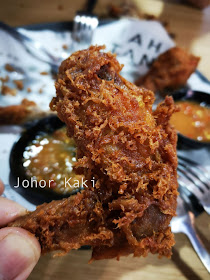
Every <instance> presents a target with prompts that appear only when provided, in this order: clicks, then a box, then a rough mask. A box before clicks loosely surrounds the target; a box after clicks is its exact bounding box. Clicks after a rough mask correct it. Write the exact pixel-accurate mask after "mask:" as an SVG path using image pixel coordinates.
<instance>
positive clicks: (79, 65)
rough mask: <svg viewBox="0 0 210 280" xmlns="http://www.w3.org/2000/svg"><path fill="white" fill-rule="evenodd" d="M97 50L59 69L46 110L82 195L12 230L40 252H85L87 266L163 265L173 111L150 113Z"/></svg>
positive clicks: (170, 200) (148, 95)
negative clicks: (146, 259) (60, 128)
mask: <svg viewBox="0 0 210 280" xmlns="http://www.w3.org/2000/svg"><path fill="white" fill-rule="evenodd" d="M101 49H103V47H95V46H92V47H90V48H89V49H87V50H83V51H78V52H76V53H74V54H72V55H71V56H70V57H69V58H68V59H67V60H65V61H64V62H63V63H62V64H61V66H60V70H59V75H58V79H57V82H56V92H57V97H56V98H54V99H53V100H52V102H51V108H52V109H53V110H56V111H57V112H58V116H59V118H60V119H61V120H62V121H64V122H65V123H66V124H67V129H68V135H69V136H70V137H74V139H75V141H76V144H77V147H78V164H77V171H78V172H82V173H83V174H85V177H86V179H87V180H88V188H86V189H85V190H84V191H82V193H78V194H77V195H75V196H72V197H70V198H68V199H64V200H61V201H53V202H51V203H50V204H44V205H42V206H39V207H38V209H37V210H36V211H35V212H33V213H29V214H28V215H27V216H25V217H23V218H20V219H19V220H17V221H16V222H15V223H13V226H21V227H23V228H25V229H27V230H29V231H30V232H32V233H34V234H35V235H36V236H37V238H38V239H39V241H40V243H41V246H42V251H43V252H48V251H52V250H62V251H63V252H68V251H69V250H71V249H73V248H74V249H77V248H79V247H80V246H82V245H91V246H92V248H93V254H92V260H98V259H104V258H114V257H117V258H119V257H120V256H123V255H128V254H130V253H133V254H134V256H141V255H142V256H146V255H147V253H148V252H151V253H158V254H159V255H160V256H162V255H163V256H167V257H169V256H170V255H171V247H172V245H173V244H174V239H173V235H172V233H171V231H170V227H169V222H170V220H171V218H172V216H174V215H175V209H176V197H177V173H176V167H177V157H176V139H177V137H176V133H175V131H174V130H173V129H172V128H171V127H170V125H169V122H168V121H169V118H170V116H171V115H172V113H173V112H174V111H176V107H175V106H174V103H173V100H172V98H170V97H167V98H166V100H165V102H164V103H162V104H161V105H160V106H159V107H158V108H157V110H156V111H155V112H154V113H153V112H152V104H153V102H154V96H153V93H152V92H151V91H148V90H145V89H140V88H138V87H136V86H135V85H133V84H131V83H130V82H128V81H126V80H125V79H124V78H123V77H121V76H120V74H119V72H120V70H121V68H122V66H121V65H120V64H119V63H118V61H117V60H116V58H115V56H114V55H112V54H111V53H104V52H101ZM93 177H94V178H95V185H94V186H93V185H92V183H91V181H90V180H91V179H92V178H93Z"/></svg>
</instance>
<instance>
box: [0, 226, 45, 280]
mask: <svg viewBox="0 0 210 280" xmlns="http://www.w3.org/2000/svg"><path fill="white" fill-rule="evenodd" d="M40 252H41V249H40V245H39V243H38V241H37V239H36V238H35V236H34V235H32V234H31V233H29V232H27V231H26V230H24V229H21V228H15V227H14V228H11V227H10V228H9V227H8V228H3V229H1V230H0V279H7V280H25V279H27V277H28V276H29V274H30V273H31V271H32V270H33V268H34V266H35V265H36V263H37V262H38V260H39V257H40Z"/></svg>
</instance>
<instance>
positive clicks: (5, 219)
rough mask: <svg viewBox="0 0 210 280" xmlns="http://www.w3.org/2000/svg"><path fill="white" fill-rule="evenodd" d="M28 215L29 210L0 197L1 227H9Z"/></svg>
mask: <svg viewBox="0 0 210 280" xmlns="http://www.w3.org/2000/svg"><path fill="white" fill-rule="evenodd" d="M26 213H27V210H26V209H25V208H24V207H23V206H21V205H19V204H18V203H16V202H14V201H12V200H8V199H6V198H3V197H0V227H2V226H5V225H7V224H8V223H10V222H12V221H14V220H15V219H16V218H17V217H19V216H23V215H24V214H26Z"/></svg>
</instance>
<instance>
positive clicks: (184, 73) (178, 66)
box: [136, 47, 200, 92]
mask: <svg viewBox="0 0 210 280" xmlns="http://www.w3.org/2000/svg"><path fill="white" fill-rule="evenodd" d="M199 60H200V58H199V57H196V56H194V55H192V54H188V53H187V52H186V51H185V50H183V49H181V48H179V47H174V48H171V49H169V50H168V51H166V52H164V53H163V54H161V55H160V56H159V57H158V58H157V60H155V61H154V63H153V64H152V66H151V68H150V70H149V72H148V73H147V74H146V75H145V76H143V77H140V78H139V79H138V80H137V81H136V85H138V86H141V87H145V88H147V89H149V90H152V91H154V92H156V91H160V92H161V91H163V90H164V89H168V88H170V89H176V88H179V87H180V86H183V85H185V83H186V81H187V79H188V78H189V77H190V75H191V74H192V73H193V72H194V71H195V69H196V67H197V65H198V62H199Z"/></svg>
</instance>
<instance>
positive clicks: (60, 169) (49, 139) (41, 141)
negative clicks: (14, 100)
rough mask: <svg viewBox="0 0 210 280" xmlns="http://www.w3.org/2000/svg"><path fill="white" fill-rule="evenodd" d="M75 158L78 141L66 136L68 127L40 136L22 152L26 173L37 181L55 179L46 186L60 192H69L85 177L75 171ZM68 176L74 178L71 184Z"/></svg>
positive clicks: (76, 187)
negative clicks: (66, 181)
mask: <svg viewBox="0 0 210 280" xmlns="http://www.w3.org/2000/svg"><path fill="white" fill-rule="evenodd" d="M76 161H77V159H76V146H75V142H74V140H73V139H72V138H69V137H67V135H66V128H65V127H64V128H61V129H58V130H56V131H55V132H54V133H52V134H45V135H38V136H37V137H36V139H34V140H33V141H32V142H31V143H29V145H28V146H27V147H26V148H25V151H24V153H23V166H24V167H25V169H26V174H27V175H28V176H29V177H31V178H33V179H34V180H36V181H37V182H40V181H41V180H44V181H46V182H48V183H49V180H52V181H50V183H49V184H47V185H46V187H48V188H51V189H53V190H54V191H55V192H57V193H58V194H70V193H71V192H72V191H73V190H75V189H78V188H79V186H78V185H79V184H78V182H81V179H82V176H81V175H77V174H75V172H74V170H73V167H74V164H75V163H76ZM65 178H66V180H68V179H69V178H71V179H70V180H69V181H68V182H69V184H66V183H65Z"/></svg>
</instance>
